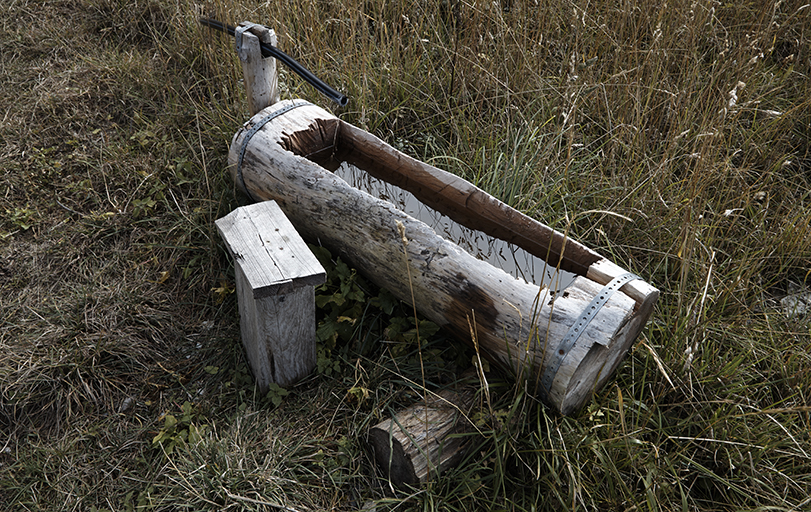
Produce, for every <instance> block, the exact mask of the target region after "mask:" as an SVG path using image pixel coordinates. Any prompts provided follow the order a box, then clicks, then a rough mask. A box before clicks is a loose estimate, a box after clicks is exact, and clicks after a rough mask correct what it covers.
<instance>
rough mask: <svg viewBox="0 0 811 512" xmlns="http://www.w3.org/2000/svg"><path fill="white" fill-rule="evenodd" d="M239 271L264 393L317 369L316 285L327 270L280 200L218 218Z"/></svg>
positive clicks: (251, 353) (242, 306)
mask: <svg viewBox="0 0 811 512" xmlns="http://www.w3.org/2000/svg"><path fill="white" fill-rule="evenodd" d="M215 224H216V226H217V229H218V230H219V232H220V235H221V236H222V238H223V240H224V241H225V244H226V246H227V248H228V251H229V253H230V254H231V257H232V258H233V259H234V269H235V273H236V288H237V299H238V301H239V315H240V330H241V333H242V343H243V345H244V346H245V352H247V354H248V362H249V363H250V366H251V370H252V371H253V375H254V378H256V382H257V383H258V384H259V389H260V391H261V392H262V393H266V392H267V391H268V386H269V385H270V384H271V383H275V384H278V385H279V386H288V385H290V384H292V383H294V382H295V381H297V380H299V379H301V378H303V377H305V376H307V375H308V374H309V373H310V372H312V370H313V368H315V364H316V352H315V328H316V325H315V286H318V285H321V284H323V283H324V281H325V280H326V272H325V271H324V268H323V267H322V266H321V264H320V263H319V262H318V260H317V259H316V257H315V256H314V255H313V253H312V252H311V251H310V249H309V248H308V247H307V244H305V243H304V240H302V239H301V237H300V236H299V234H298V232H297V231H296V230H295V228H293V225H292V224H291V223H290V221H288V220H287V217H285V215H284V213H283V212H282V210H281V209H280V208H279V205H277V204H276V202H275V201H264V202H260V203H255V204H252V205H248V206H242V207H240V208H237V209H236V210H234V211H233V212H231V213H229V214H228V215H226V216H225V217H223V218H221V219H218V220H217V221H216V222H215Z"/></svg>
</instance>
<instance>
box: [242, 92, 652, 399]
mask: <svg viewBox="0 0 811 512" xmlns="http://www.w3.org/2000/svg"><path fill="white" fill-rule="evenodd" d="M303 103H304V104H298V103H294V102H291V101H288V100H286V101H282V102H279V103H277V104H275V105H273V106H271V107H269V108H268V109H265V110H263V111H262V112H260V113H259V114H257V115H256V116H254V117H253V118H252V119H251V120H250V121H249V122H248V123H246V124H245V126H244V127H243V128H242V129H241V130H240V131H238V132H237V134H236V135H235V136H234V139H233V141H232V144H231V150H230V152H229V163H230V164H231V166H232V167H231V168H232V174H233V176H234V179H235V181H236V183H237V185H238V186H239V187H240V188H241V189H243V190H244V191H245V192H246V193H247V194H248V195H249V196H250V197H252V198H253V199H254V200H267V199H275V200H276V201H277V202H278V203H279V205H280V207H281V208H282V210H283V211H284V212H285V214H286V215H287V216H288V218H289V219H290V220H291V222H292V223H293V224H294V226H296V229H297V230H298V231H299V232H300V233H301V234H302V235H303V236H304V237H305V238H308V239H310V240H312V241H318V242H320V243H321V244H323V245H324V246H326V247H328V248H330V249H331V250H333V251H335V252H337V253H339V254H340V255H341V257H343V258H345V259H346V260H347V261H349V262H350V263H351V264H352V265H353V266H354V267H355V268H357V269H358V270H359V271H360V272H362V273H364V274H365V275H366V276H367V277H368V278H369V279H371V280H372V281H373V282H375V283H377V284H378V285H379V286H381V287H385V288H388V289H389V290H390V291H391V292H392V293H393V294H394V295H395V296H397V297H398V298H400V299H402V300H405V301H407V302H411V300H412V290H413V299H414V302H415V303H416V306H417V308H418V309H419V310H420V311H421V313H422V314H423V315H425V316H426V317H427V318H429V319H430V320H432V321H433V322H435V323H437V324H439V325H441V326H443V327H444V328H445V329H447V330H448V331H449V332H451V333H453V334H455V335H456V336H457V337H459V338H460V339H462V340H465V341H467V342H469V343H472V342H474V338H475V343H476V346H477V348H478V349H480V350H481V354H482V355H483V356H484V357H487V358H488V359H489V360H490V361H491V362H493V363H495V364H497V365H498V366H500V367H501V368H503V369H505V370H507V371H509V372H511V373H512V374H514V375H515V377H516V378H519V379H524V380H526V381H527V383H528V384H529V386H530V388H531V390H534V391H535V392H536V394H537V395H538V396H539V397H540V398H541V399H542V400H543V401H544V402H545V403H547V404H548V405H550V406H551V407H553V408H555V409H557V410H559V411H560V412H561V413H563V414H569V413H572V412H573V411H575V410H577V409H579V408H580V407H582V406H583V405H584V403H585V402H586V401H587V400H588V399H589V398H590V396H591V394H592V393H593V392H594V391H595V390H597V389H599V388H600V387H601V386H603V385H604V384H605V382H606V381H607V380H608V378H609V376H610V375H611V374H612V373H613V372H614V370H615V369H616V367H617V366H618V365H619V363H620V361H621V360H622V358H623V357H624V355H625V354H626V352H627V351H628V349H629V348H630V346H631V344H632V343H633V341H634V339H635V338H636V337H637V335H638V334H639V332H640V330H641V329H642V327H643V326H644V325H645V322H646V321H647V319H648V317H649V315H650V313H651V311H652V308H653V305H654V303H655V302H656V299H657V298H658V295H659V292H658V290H656V289H655V288H653V287H652V286H650V285H649V284H647V283H646V282H644V281H642V280H641V279H636V280H632V281H630V282H628V283H627V284H624V286H622V288H621V291H618V292H616V293H614V294H613V295H611V296H610V298H607V300H606V301H605V304H603V305H602V306H601V307H599V308H595V307H592V299H594V298H595V297H599V296H600V294H604V293H605V290H604V286H605V285H607V284H609V283H610V282H611V281H612V280H614V279H615V278H617V277H619V276H621V275H623V274H625V273H626V272H625V271H624V270H623V269H622V268H620V267H619V266H617V265H614V264H613V263H611V262H609V261H607V260H606V259H605V258H603V257H602V256H600V255H599V254H597V253H595V252H593V251H591V250H589V249H587V248H586V247H584V246H583V245H581V244H579V243H577V242H576V241H574V240H571V239H568V238H566V237H565V236H564V235H563V234H561V233H559V232H557V231H554V230H553V229H551V228H549V227H548V226H545V225H544V224H542V223H540V222H538V221H536V220H534V219H531V218H529V217H527V216H526V215H523V214H521V213H520V212H518V211H516V210H514V209H513V208H510V207H509V206H507V205H505V204H503V203H501V202H500V201H498V200H497V199H495V198H494V197H492V196H490V195H489V194H487V193H486V192H484V191H482V190H481V189H478V188H477V187H475V186H473V185H472V184H470V183H468V182H467V181H465V180H463V179H461V178H459V177H457V176H454V175H452V174H450V173H447V172H445V171H442V170H440V169H437V168H435V167H432V166H430V165H427V164H425V163H423V162H420V161H418V160H415V159H413V158H410V157H408V156H407V155H405V154H403V153H401V152H399V151H397V150H395V149H394V148H392V147H391V146H389V145H387V144H386V143H384V142H383V141H381V140H380V139H378V138H376V137H374V136H373V135H371V134H368V133H366V132H364V131H362V130H360V129H358V128H356V127H354V126H352V125H350V124H348V123H345V122H343V121H341V120H339V119H337V118H336V117H334V116H333V115H332V114H330V113H328V112H326V111H325V110H323V109H321V108H319V107H317V106H314V105H310V104H306V102H303ZM341 161H347V162H350V163H352V164H353V165H356V166H358V167H359V168H361V169H363V170H366V171H367V172H369V173H370V174H372V175H375V176H377V177H379V178H381V179H383V180H385V181H387V182H389V183H392V184H394V185H398V186H400V187H401V188H403V189H406V190H408V191H410V192H412V193H413V194H414V195H415V196H416V197H417V198H418V199H419V200H420V201H422V202H423V203H424V204H426V205H427V206H429V207H432V208H434V209H436V210H438V211H440V212H441V213H444V214H446V215H448V216H449V217H451V218H453V219H454V220H455V221H457V222H459V223H460V224H463V225H466V226H469V227H473V228H476V229H478V230H480V231H483V232H485V233H487V234H489V235H491V236H494V237H496V238H500V239H502V240H505V241H508V242H512V243H515V244H516V245H518V246H520V247H522V248H523V249H524V250H526V251H527V252H529V253H531V254H534V255H535V256H537V257H539V258H542V259H544V260H545V261H547V262H548V263H549V265H550V266H551V267H560V268H563V269H565V270H570V271H572V272H573V273H575V274H577V277H576V278H575V279H574V281H573V282H572V283H571V284H570V285H569V286H568V287H567V288H565V289H564V290H562V291H561V292H560V293H557V294H555V293H552V292H550V290H549V289H547V288H541V287H539V286H536V285H534V284H530V283H526V282H524V281H521V280H517V279H515V278H513V277H512V276H510V275H508V274H507V273H505V272H504V271H502V270H500V269H497V268H495V267H493V266H491V265H490V264H489V263H487V262H484V261H481V260H477V259H476V258H474V257H473V256H471V255H470V254H468V253H466V252H465V251H463V250H461V249H460V248H459V247H458V246H457V245H455V244H453V243H451V242H449V241H447V240H445V239H443V238H441V237H439V236H437V234H436V233H435V232H434V231H433V230H432V229H431V228H430V227H428V226H427V225H426V224H424V223H422V222H420V221H417V220H416V219H413V218H412V217H410V216H408V215H407V214H405V213H403V212H401V211H399V210H397V209H396V208H395V207H394V206H393V205H392V204H391V203H389V202H387V201H383V200H380V199H376V198H374V197H372V196H370V195H369V194H366V193H364V192H361V191H359V190H357V189H355V188H353V187H351V186H349V185H348V184H347V183H346V182H345V181H344V180H342V179H341V178H339V177H338V176H336V175H334V174H333V173H332V172H330V171H329V170H328V167H333V168H334V167H337V165H336V162H337V163H340V162H341ZM330 162H332V163H330ZM401 229H402V230H404V234H405V237H406V239H407V242H406V243H404V242H403V241H402V236H401V234H400V233H401V231H400V230H401ZM404 251H405V255H404ZM406 262H407V263H406ZM406 264H407V265H408V268H407V267H406ZM409 279H410V281H411V282H409ZM584 312H586V313H584ZM584 314H585V315H592V316H591V317H590V321H587V322H585V323H584V322H582V321H581V320H582V319H583V318H584ZM573 326H574V327H573ZM570 328H572V329H577V330H578V331H581V332H578V334H579V337H578V338H577V339H576V342H574V343H573V345H572V346H566V347H564V346H562V345H561V341H562V340H564V339H565V338H566V337H567V333H568V332H569V330H570ZM550 368H553V369H554V371H553V372H550V371H549V370H550ZM550 373H551V375H550ZM547 378H549V379H548V385H541V382H542V380H544V381H545V380H546V379H547Z"/></svg>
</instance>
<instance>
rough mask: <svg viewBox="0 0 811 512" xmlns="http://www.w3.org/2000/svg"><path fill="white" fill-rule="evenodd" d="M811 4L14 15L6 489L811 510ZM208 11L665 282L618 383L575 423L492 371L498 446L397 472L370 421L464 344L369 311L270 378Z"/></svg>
mask: <svg viewBox="0 0 811 512" xmlns="http://www.w3.org/2000/svg"><path fill="white" fill-rule="evenodd" d="M809 13H811V7H809V6H808V5H806V4H804V3H802V2H792V1H783V2H765V1H751V2H730V3H721V2H717V1H713V0H698V1H684V0H676V1H670V2H667V3H660V4H657V3H653V2H631V1H621V2H601V1H596V2H595V1H592V2H572V1H558V0H551V1H546V2H532V1H518V0H512V1H507V0H502V1H500V2H472V1H460V0H450V1H448V0H442V1H440V0H425V1H419V2H417V1H407V0H397V1H394V0H391V1H368V0H367V1H361V0H348V1H346V2H342V3H338V2H327V1H322V0H290V1H288V2H274V1H267V2H254V1H247V0H245V1H240V0H232V1H226V0H213V1H211V2H207V3H198V2H194V1H192V0H177V1H174V2H170V1H167V0H127V1H123V0H79V1H54V2H34V1H30V0H16V1H12V2H11V3H9V4H8V5H5V6H4V7H3V8H2V10H0V49H1V50H2V55H3V57H2V65H1V66H0V74H1V76H0V84H2V85H0V105H3V113H2V116H3V122H2V125H0V142H1V143H0V168H2V173H0V286H1V287H2V293H0V322H1V323H0V346H2V351H0V379H1V380H0V382H1V383H2V387H0V429H2V437H1V438H0V448H1V449H0V502H1V503H4V504H10V505H8V506H9V507H10V508H11V509H13V510H93V509H96V510H101V509H108V510H134V509H136V508H139V509H143V510H177V509H193V510H206V509H211V510H214V509H225V508H238V509H247V510H278V509H284V510H302V511H303V510H333V509H358V508H361V507H363V506H366V507H367V508H371V507H377V508H378V509H381V510H382V509H392V510H406V509H408V510H411V509H423V510H434V509H436V510H481V509H493V510H541V509H543V510H583V509H587V510H632V509H643V508H645V509H649V510H765V509H769V510H802V509H807V508H809V507H811V501H809V498H808V496H807V490H808V489H809V488H811V458H810V457H809V454H810V453H811V439H809V431H810V430H811V420H810V419H809V412H811V404H810V403H809V390H811V377H810V376H811V356H809V354H808V346H809V342H810V341H811V324H809V318H808V317H807V316H789V315H786V314H785V312H784V311H783V310H782V309H781V306H780V299H781V298H783V297H785V296H786V295H787V294H789V293H800V294H802V293H808V288H809V278H811V235H810V234H809V233H811V226H810V225H809V222H811V220H810V219H811V215H809V211H811V186H810V185H811V172H810V171H809V168H810V167H809V162H811V157H810V156H809V140H811V80H809V72H811V54H809V52H808V48H809V27H811V14H809ZM200 15H205V16H213V17H217V18H219V19H221V20H223V21H226V22H230V23H232V24H233V23H235V22H239V21H241V20H250V21H254V22H259V23H263V24H266V25H268V26H271V27H273V28H274V29H275V30H276V31H277V33H278V34H279V41H280V43H279V45H280V47H281V48H282V49H283V50H285V51H286V52H288V53H290V54H291V55H293V56H294V57H295V58H297V59H299V60H300V61H301V62H302V63H304V64H305V65H306V66H307V67H309V68H310V69H311V70H313V71H314V72H315V73H316V74H317V75H319V76H320V77H322V78H323V79H324V80H325V81H326V82H328V83H330V84H331V85H333V86H335V87H336V88H338V89H340V90H342V91H343V92H345V93H346V94H348V95H349V97H350V103H349V106H348V107H346V108H344V109H337V108H335V107H334V106H333V105H329V104H327V102H326V100H324V99H323V98H321V97H319V96H318V94H317V93H316V92H315V91H313V90H312V89H311V88H309V86H307V85H306V84H304V83H303V82H302V81H301V80H300V79H298V78H297V77H296V76H295V75H293V74H291V73H289V72H288V71H286V70H282V76H281V83H282V96H283V98H290V97H305V98H308V99H310V100H311V101H314V102H317V103H319V104H321V105H324V106H326V107H328V108H333V109H334V112H335V113H336V115H338V116H340V117H341V118H343V119H345V120H347V121H349V122H351V123H354V124H356V125H358V126H361V127H363V128H365V129H367V130H369V131H371V132H372V133H374V134H375V135H378V136H380V137H382V138H383V139H385V140H387V141H388V142H390V143H391V144H393V145H395V146H396V147H398V148H401V149H403V150H404V151H406V152H407V153H409V154H411V155H413V156H416V157H418V158H420V159H422V160H424V161H428V162H431V163H433V164H435V165H438V166H440V167H443V168H446V169H448V170H450V171H452V172H455V173H457V174H460V175H462V176H464V177H466V178H467V179H469V180H471V181H473V182H475V183H476V184H478V185H479V186H481V187H483V188H485V189H487V190H488V191H490V192H491V193H493V194H494V195H496V196H498V197H499V198H501V199H502V200H504V201H506V202H508V203H510V204H512V205H514V206H516V207H518V208H520V209H521V210H522V211H525V212H527V213H528V214H530V215H533V216H535V217H537V218H539V219H541V220H543V221H544V222H545V223H547V224H551V225H553V226H554V227H556V228H558V229H561V230H567V231H568V232H569V233H570V234H571V236H573V237H575V238H576V239H578V240H579V241H581V242H583V243H585V244H586V245H588V246H590V247H592V248H594V249H595V250H597V251H599V252H601V253H603V254H605V255H606V256H608V257H610V258H611V259H613V260H615V261H616V262H617V263H619V264H620V265H622V266H624V267H626V268H629V269H630V270H633V271H635V272H636V273H638V274H640V275H642V276H644V277H645V279H646V280H648V281H649V282H651V283H652V284H653V285H654V286H656V287H657V288H659V289H660V290H661V291H662V296H661V298H660V301H659V303H658V305H657V308H656V311H655V312H654V315H653V318H652V320H651V322H650V324H649V325H648V328H647V329H646V330H645V331H644V332H643V334H642V336H641V337H640V339H639V340H638V342H637V344H636V345H635V346H634V347H633V349H632V350H631V352H630V354H629V357H628V361H627V364H626V365H625V366H624V367H623V368H621V370H620V371H619V372H618V373H617V375H616V378H615V380H614V381H613V382H611V383H610V384H609V385H608V386H607V387H606V388H605V389H604V390H602V391H601V392H600V393H598V394H597V395H596V396H595V399H594V400H593V402H592V403H591V404H590V405H589V406H588V407H587V408H586V410H584V411H582V412H581V413H580V414H578V415H577V416H575V417H570V418H564V417H559V416H557V415H555V414H553V413H551V412H550V411H548V410H546V409H544V408H543V407H542V406H541V405H540V404H539V403H537V401H535V400H534V399H533V398H532V397H530V396H527V395H526V394H525V390H524V389H522V388H521V387H520V385H516V384H515V383H512V382H508V381H502V380H500V379H499V378H498V376H492V383H493V385H494V386H495V387H496V388H498V391H500V393H495V394H497V395H499V396H500V397H501V398H500V401H499V402H497V403H496V404H495V405H494V414H492V415H485V416H483V419H482V420H481V424H480V429H481V430H482V431H483V432H484V433H485V434H486V435H485V436H484V437H483V438H481V439H480V440H479V441H478V444H477V445H476V446H477V448H476V449H475V450H474V451H473V452H471V453H470V455H469V456H468V459H467V460H466V461H464V463H463V464H462V465H460V467H459V468H457V469H455V470H452V471H450V472H448V473H447V474H445V475H443V476H442V477H440V478H439V479H438V480H436V481H434V482H432V483H431V484H430V485H427V486H425V487H423V488H421V489H418V490H415V491H414V492H413V493H410V494H398V495H393V494H391V493H390V491H389V490H388V486H387V485H386V484H385V482H381V481H380V480H379V478H378V476H377V475H376V473H375V471H374V470H373V468H372V467H371V460H372V459H371V457H370V456H369V455H368V454H367V453H366V452H365V451H364V449H363V446H364V432H365V430H366V429H367V428H368V427H369V426H370V425H373V424H374V423H376V422H377V421H378V420H379V419H380V418H381V417H383V416H385V415H388V414H390V412H391V411H393V410H397V408H398V407H401V406H404V405H407V404H408V403H409V402H411V401H413V400H419V399H420V397H421V396H422V393H421V392H420V391H419V389H416V390H415V388H414V386H412V385H410V384H409V383H414V382H423V378H422V372H421V370H420V365H419V364H417V363H416V357H417V354H419V355H421V356H425V361H424V363H425V364H424V371H425V374H426V381H428V382H429V383H433V384H432V385H435V386H440V385H442V383H448V382H449V381H452V380H453V378H454V371H455V369H456V366H457V365H456V364H455V363H454V362H456V363H458V366H460V367H461V366H464V364H465V363H466V358H467V359H469V356H470V354H467V353H466V352H465V351H464V349H463V348H461V347H458V346H456V345H454V344H453V343H452V342H451V341H449V340H445V339H444V338H442V337H441V335H437V336H436V337H434V338H432V339H429V340H427V345H426V346H422V347H417V346H416V344H415V342H414V341H413V340H412V341H411V342H410V343H407V342H402V343H400V344H395V343H391V342H390V341H391V338H390V337H389V336H391V335H392V333H393V332H394V331H393V330H392V329H393V328H392V326H391V325H389V326H388V327H386V330H384V327H385V325H386V323H385V322H384V319H382V318H381V317H380V316H379V315H378V316H372V315H371V313H370V311H372V310H373V308H372V306H371V305H370V304H371V301H370V302H369V304H362V305H360V306H357V310H356V312H357V318H358V320H359V322H358V323H356V324H353V325H354V326H356V327H353V329H352V330H348V331H347V332H349V334H350V338H351V340H350V341H348V342H340V343H337V344H336V345H335V346H333V347H332V348H331V349H330V350H331V351H330V352H329V355H328V356H325V357H328V358H329V360H328V361H325V366H324V368H329V369H331V371H329V372H327V371H322V372H321V373H320V374H317V375H314V376H313V377H311V378H309V379H307V380H305V381H304V382H302V383H301V384H299V385H297V386H295V387H294V388H293V389H291V390H290V392H291V394H290V395H287V396H284V397H283V396H275V397H274V396H264V397H262V396H257V393H256V391H255V388H254V386H253V381H252V378H251V377H250V374H249V371H248V369H247V366H246V364H245V361H244V357H243V355H242V351H241V348H240V345H239V329H238V318H237V311H236V302H235V301H236V299H235V297H234V295H233V294H232V293H230V292H231V291H232V290H233V273H232V270H230V266H229V265H230V264H229V262H228V260H227V258H226V257H225V254H224V252H223V251H222V249H221V243H220V241H219V237H218V235H217V234H216V231H215V230H214V229H213V221H214V220H215V219H216V218H218V217H220V216H222V215H224V214H225V213H227V212H228V211H230V210H231V209H233V208H234V207H235V206H237V205H238V204H239V203H240V201H244V198H241V197H240V196H238V195H237V194H235V192H234V187H233V184H231V183H230V180H229V178H228V173H227V172H225V170H224V169H225V165H226V154H227V148H228V145H229V143H230V138H231V136H232V135H233V133H235V131H236V130H237V128H238V127H239V125H240V124H241V123H242V122H243V121H244V120H245V119H246V117H247V114H246V105H245V100H244V93H243V91H242V89H241V83H240V82H239V81H240V78H241V77H240V75H239V66H238V62H237V59H236V56H235V54H234V52H233V43H232V42H231V41H230V40H229V39H228V38H225V37H221V36H220V35H218V34H215V33H212V32H210V31H209V30H205V29H203V28H202V27H200V26H199V25H198V23H197V17H198V16H200ZM358 270H359V271H361V272H362V270H363V269H358ZM358 283H361V284H360V285H358V286H360V288H359V289H362V290H364V293H365V296H366V297H374V296H375V294H374V293H373V292H372V291H370V290H369V289H368V286H369V285H367V284H365V283H362V282H361V281H358ZM798 290H799V292H798ZM418 306H419V305H418ZM353 307H354V306H353ZM405 311H406V312H405V313H402V317H403V318H404V319H405V320H404V322H406V321H407V317H408V316H410V315H409V314H408V312H407V311H408V309H407V308H406V309H405ZM376 315H377V314H376ZM370 326H371V327H370ZM378 328H379V330H376V329H378ZM353 336H354V338H353ZM370 339H381V340H382V341H381V343H370V342H369V340H370ZM322 354H327V352H326V351H322ZM333 370H334V371H333ZM350 390H354V391H353V392H352V393H350V392H349V391H350ZM364 390H365V392H364ZM353 393H354V394H353ZM274 398H276V401H278V399H280V398H281V404H280V405H279V406H276V405H274V400H273V399H274ZM187 402H188V405H186V403H187ZM173 421H174V423H173ZM158 434H162V435H163V436H164V439H171V440H172V441H173V442H174V443H175V444H174V445H172V444H170V443H168V442H153V441H154V440H155V439H156V436H157V435H158ZM170 446H174V448H169V447H170Z"/></svg>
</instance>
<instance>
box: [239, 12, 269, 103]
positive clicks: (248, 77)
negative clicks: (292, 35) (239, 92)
mask: <svg viewBox="0 0 811 512" xmlns="http://www.w3.org/2000/svg"><path fill="white" fill-rule="evenodd" d="M234 37H235V39H236V47H237V55H239V60H240V61H242V74H243V76H244V77H245V93H246V94H247V96H248V110H250V112H251V115H254V114H256V113H257V112H259V111H260V110H262V109H263V108H265V107H268V106H270V105H273V104H274V103H276V102H277V101H279V80H278V74H277V72H276V59H274V58H273V57H268V58H264V57H262V50H261V49H260V48H259V43H260V42H262V43H265V44H269V45H272V46H276V33H275V32H274V31H273V30H271V29H269V28H267V27H264V26H262V25H256V24H254V23H249V22H242V23H240V24H239V27H237V29H236V34H235V36H234Z"/></svg>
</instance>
